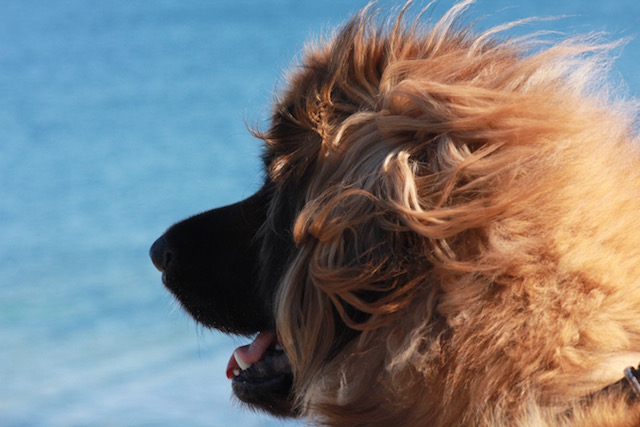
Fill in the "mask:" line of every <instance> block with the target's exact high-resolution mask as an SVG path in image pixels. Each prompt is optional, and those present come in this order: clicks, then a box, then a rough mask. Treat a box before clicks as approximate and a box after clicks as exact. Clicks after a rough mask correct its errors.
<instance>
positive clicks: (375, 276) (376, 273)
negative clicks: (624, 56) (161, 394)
mask: <svg viewBox="0 0 640 427" xmlns="http://www.w3.org/2000/svg"><path fill="white" fill-rule="evenodd" d="M470 3H471V2H469V1H466V2H462V3H460V4H458V5H456V6H455V7H454V8H453V9H452V10H451V11H450V12H448V13H447V14H446V15H445V16H444V17H443V18H442V19H440V20H439V21H438V22H435V23H433V24H431V23H427V24H424V23H422V20H421V19H417V20H415V21H411V22H409V23H407V22H406V19H405V18H404V16H405V15H406V13H405V10H403V11H401V12H400V13H399V17H398V18H397V19H395V20H393V21H391V22H389V23H388V24H380V23H379V22H380V20H379V17H378V15H377V12H376V11H375V8H373V7H371V8H368V9H367V10H365V11H363V12H362V13H360V14H359V15H358V16H356V17H355V18H353V19H352V20H351V21H350V22H349V23H348V24H346V26H345V27H344V28H342V29H341V30H340V31H339V32H338V33H336V34H335V35H334V36H333V37H332V39H331V40H330V41H328V42H325V43H322V44H317V45H313V46H310V47H309V48H308V49H307V51H306V53H305V55H304V58H303V59H302V63H301V65H300V66H299V67H296V68H295V69H294V70H293V71H292V72H291V74H290V75H289V78H288V84H287V87H286V88H285V90H283V91H282V93H281V95H280V97H279V99H278V100H277V102H276V106H275V109H274V112H273V116H272V122H271V126H270V127H269V129H267V130H265V131H264V132H256V133H257V134H258V135H259V136H260V137H261V138H262V139H263V140H264V141H266V153H265V156H264V158H265V163H266V167H267V174H268V180H269V181H270V182H272V183H273V188H272V190H271V193H272V199H271V202H270V205H269V211H268V212H267V223H266V225H265V226H264V227H263V228H262V231H261V236H262V239H263V241H264V242H265V243H264V246H263V250H262V251H263V254H262V258H263V259H266V260H269V259H272V258H273V257H274V254H273V253H272V252H273V247H272V246H271V244H270V243H271V242H273V241H274V239H276V240H277V239H287V238H291V239H293V242H294V243H295V249H294V250H293V251H292V254H291V256H290V260H289V263H288V264H287V265H286V266H285V267H283V269H284V271H283V272H282V278H281V280H280V282H279V286H278V291H277V296H276V299H275V313H276V321H277V332H278V337H279V340H280V342H281V343H282V345H283V346H284V348H285V350H286V353H287V355H288V357H289V360H290V362H291V365H292V369H293V374H294V390H295V405H296V406H297V407H298V408H299V410H300V411H301V413H302V414H303V415H305V416H307V417H309V419H310V420H311V421H312V422H314V423H318V424H323V425H335V426H356V425H402V426H405V425H407V426H410V425H432V426H451V425H478V426H480V425H580V426H588V425H598V426H600V425H612V426H613V425H615V426H624V425H629V426H631V425H640V409H638V407H639V406H640V405H638V404H631V403H629V402H628V401H627V400H625V399H624V398H623V397H620V396H618V395H615V394H613V395H611V394H610V395H607V396H604V397H602V398H599V399H595V400H594V401H591V402H590V403H589V404H585V403H584V400H583V399H582V397H583V396H585V395H588V394H589V393H592V392H595V391H597V390H599V389H602V388H603V387H604V386H606V385H607V384H609V383H611V382H614V381H616V380H617V379H618V378H619V377H621V371H622V369H623V368H624V367H625V366H626V365H627V364H635V363H637V362H638V361H639V360H640V315H639V312H640V292H638V290H639V289H640V242H639V237H638V235H637V233H638V230H639V229H640V220H639V218H640V197H638V196H639V190H640V159H639V152H638V136H637V130H636V128H634V120H635V119H636V112H637V108H636V105H635V104H634V103H633V102H631V101H623V100H621V99H616V96H615V92H614V91H613V90H612V89H611V87H610V84H609V83H608V82H607V76H606V71H607V69H608V66H609V64H610V51H611V49H613V48H615V47H617V46H618V45H619V44H618V43H608V44H606V43H605V44H602V43H600V42H599V41H598V38H597V37H594V36H588V37H579V38H571V39H569V40H566V41H562V42H560V43H555V44H551V45H546V44H545V43H543V42H541V41H539V40H537V38H536V36H528V37H522V38H517V39H503V38H500V34H501V32H502V31H503V30H506V29H508V28H509V27H510V26H511V25H505V26H503V27H500V28H496V29H493V30H490V31H487V32H485V33H483V34H479V35H478V34H474V30H473V29H472V28H469V27H465V26H463V25H461V24H460V16H461V14H462V12H463V11H464V10H465V9H466V8H467V7H468V5H469V4H470ZM512 25H515V24H512ZM282 224H285V225H286V224H290V225H286V226H285V230H284V231H283V226H282ZM287 227H288V228H289V229H290V230H291V235H290V237H289V235H288V234H287V231H286V228H287ZM274 236H278V237H274ZM283 236H284V237H283ZM266 264H268V261H267V262H266Z"/></svg>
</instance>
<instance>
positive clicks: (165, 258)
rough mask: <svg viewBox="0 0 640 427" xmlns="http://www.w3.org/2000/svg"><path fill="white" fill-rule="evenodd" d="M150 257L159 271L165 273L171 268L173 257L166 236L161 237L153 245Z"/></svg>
mask: <svg viewBox="0 0 640 427" xmlns="http://www.w3.org/2000/svg"><path fill="white" fill-rule="evenodd" d="M149 256H150V257H151V261H152V262H153V265H155V266H156V268H157V269H158V270H160V271H164V270H166V269H167V267H169V264H170V263H171V258H172V257H173V255H172V254H171V251H170V250H169V247H168V245H167V239H165V237H164V236H161V237H160V238H159V239H158V240H156V241H155V242H154V243H153V245H151V249H149Z"/></svg>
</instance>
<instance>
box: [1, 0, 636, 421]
mask: <svg viewBox="0 0 640 427" xmlns="http://www.w3.org/2000/svg"><path fill="white" fill-rule="evenodd" d="M365 4H366V0H363V1H360V0H358V1H343V0H329V1H318V0H316V1H309V0H281V1H278V0H259V1H258V0H253V1H251V0H234V1H204V0H200V1H196V0H161V1H160V0H159V1H153V2H151V1H142V0H133V1H106V0H97V1H81V0H56V1H53V2H52V1H45V0H1V1H0V426H221V427H222V426H230V425H233V426H235V427H244V426H284V425H297V424H299V423H295V422H285V421H281V420H274V419H272V418H270V417H268V416H265V415H261V414H255V413H252V412H251V411H248V410H246V409H244V408H241V407H240V405H238V404H237V403H235V402H234V401H233V399H232V398H231V387H230V384H229V382H228V381H227V379H226V378H225V367H226V363H227V360H228V358H229V356H230V355H231V352H232V351H233V349H234V348H235V347H236V346H238V345H241V344H244V343H246V340H241V339H234V338H231V337H227V336H224V335H222V334H220V333H217V332H215V331H209V330H206V329H203V328H201V327H199V326H197V325H196V324H195V323H194V322H193V321H192V320H191V319H190V318H189V317H188V316H187V315H186V314H184V313H183V312H182V310H181V309H180V308H179V306H178V304H177V303H175V302H174V301H173V299H172V297H171V296H170V295H169V293H168V292H167V291H166V290H165V289H164V288H163V286H162V284H161V282H160V274H159V273H158V272H157V271H156V270H155V269H154V267H153V266H152V265H151V262H150V261H149V258H148V255H147V253H148V249H149V246H150V245H151V243H152V242H153V241H154V240H155V239H156V237H158V236H159V235H160V234H162V232H163V231H164V230H165V229H166V228H167V227H168V226H169V225H171V224H172V223H174V222H176V221H178V220H180V219H182V218H184V217H187V216H189V215H192V214H194V213H197V212H200V211H203V210H207V209H210V208H213V207H215V206H219V205H222V204H226V203H231V202H234V201H237V200H240V199H242V198H244V197H246V196H248V195H250V194H252V193H253V192H254V191H255V190H256V189H257V188H258V187H259V185H260V181H261V177H262V175H261V172H260V160H259V155H260V144H259V142H258V141H256V140H255V139H254V138H252V137H251V136H250V135H249V132H247V129H246V128H247V125H249V126H258V127H261V126H262V127H264V126H265V123H266V119H267V118H268V115H269V103H270V102H271V100H272V98H273V93H274V91H275V90H276V88H277V82H279V81H280V82H282V76H283V70H284V69H286V68H287V67H288V66H289V65H291V64H292V63H293V58H295V57H296V55H298V54H299V53H300V51H301V48H302V46H303V44H304V43H305V41H308V40H313V39H318V38H319V36H321V35H323V34H326V33H327V31H328V30H329V29H331V28H332V27H334V26H335V25H338V24H340V23H343V22H344V21H345V19H346V18H347V17H348V16H349V15H350V14H351V13H352V12H354V11H356V10H358V9H359V8H360V7H362V6H364V5H365ZM419 4H420V3H419ZM424 4H426V2H425V3H424ZM450 5H451V2H450V1H445V0H442V1H440V2H439V3H437V4H436V5H435V6H434V8H433V12H432V14H433V16H434V17H439V16H441V15H442V14H443V13H444V12H445V11H446V10H447V9H448V7H449V6H450ZM418 8H419V6H418ZM482 15H487V16H486V17H485V18H484V19H481V20H480V21H479V22H478V23H477V26H478V28H479V29H483V28H485V29H486V28H489V27H491V26H493V25H497V24H500V23H503V22H506V21H511V20H515V19H519V18H525V17H529V16H532V15H536V16H543V17H546V16H564V17H563V18H562V19H559V20H555V21H551V22H540V23H534V24H529V25H526V26H525V27H523V28H519V29H515V30H513V31H512V33H516V34H518V33H522V32H525V31H534V30H536V29H552V30H560V31H563V32H565V33H567V34H576V33H585V32H592V31H596V32H598V31H607V32H608V33H610V35H609V36H608V37H609V38H610V39H619V38H626V37H635V38H634V39H631V41H630V42H629V43H628V44H627V45H626V47H624V48H623V49H618V50H617V51H616V53H617V54H618V55H619V59H618V61H617V62H616V66H615V68H614V70H613V75H612V76H613V79H614V80H618V81H619V80H624V81H625V82H626V88H625V89H624V90H625V91H626V92H625V93H626V96H634V97H638V96H639V95H640V38H639V34H638V31H639V30H638V29H639V28H640V2H638V0H610V1H606V2H591V1H589V2H587V1H579V0H566V1H561V2H560V1H557V0H531V1H524V0H493V1H491V0H483V1H479V2H478V3H477V4H476V5H475V6H473V7H472V11H471V13H470V15H469V20H470V21H472V20H474V19H476V18H478V17H480V16H482Z"/></svg>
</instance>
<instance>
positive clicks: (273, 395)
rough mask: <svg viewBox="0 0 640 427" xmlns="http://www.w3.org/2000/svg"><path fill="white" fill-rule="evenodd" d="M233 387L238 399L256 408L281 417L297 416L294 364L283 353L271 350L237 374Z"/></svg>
mask: <svg viewBox="0 0 640 427" xmlns="http://www.w3.org/2000/svg"><path fill="white" fill-rule="evenodd" d="M231 384H232V388H233V392H234V394H235V395H236V397H237V398H238V399H239V400H240V401H242V402H244V403H246V404H248V405H249V406H251V407H252V408H256V409H260V410H263V411H266V412H269V413H271V414H272V415H276V416H280V417H295V416H296V413H295V411H294V410H293V404H292V398H291V396H292V393H291V388H292V384H293V374H292V372H291V365H290V364H289V359H288V358H287V355H286V354H285V353H284V352H283V351H281V350H275V349H269V350H267V351H266V352H265V354H264V355H263V356H262V358H261V359H260V360H259V361H258V362H256V363H254V364H252V365H251V366H250V367H249V368H247V369H245V370H241V371H240V372H239V373H238V374H237V375H235V376H234V377H233V379H232V383H231Z"/></svg>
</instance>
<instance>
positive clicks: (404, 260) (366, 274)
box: [293, 151, 428, 330]
mask: <svg viewBox="0 0 640 427" xmlns="http://www.w3.org/2000/svg"><path fill="white" fill-rule="evenodd" d="M362 168H369V170H366V171H365V170H360V171H359V172H357V173H356V174H355V175H354V176H359V177H364V178H359V179H357V180H352V181H351V182H349V177H344V176H343V177H342V178H343V180H342V181H340V183H339V184H335V185H330V186H327V188H326V189H325V190H324V191H323V192H321V193H320V194H318V195H317V196H316V197H313V198H310V200H309V201H308V202H307V203H306V205H305V206H304V208H303V209H302V211H301V212H300V214H299V215H298V217H297V219H296V221H295V224H294V233H293V235H294V240H295V242H296V244H297V245H298V248H299V249H300V252H301V253H304V256H305V257H306V264H305V276H306V281H307V283H308V284H309V285H310V286H312V287H313V288H314V291H315V292H320V293H321V294H323V295H324V296H326V298H327V299H328V300H329V301H330V302H331V304H332V306H333V308H334V309H335V311H336V312H337V313H338V314H339V315H340V317H341V318H342V320H343V321H344V322H345V323H346V324H347V325H348V326H350V327H351V328H354V329H358V330H363V329H369V328H372V327H374V324H375V323H377V322H378V321H382V318H383V317H385V316H387V315H390V314H393V313H397V312H399V311H401V310H402V308H403V307H404V306H405V305H406V303H407V302H408V301H409V300H410V299H411V296H412V292H413V290H414V288H415V287H416V280H417V279H416V280H413V279H415V276H416V275H417V272H420V274H421V275H424V272H425V271H426V269H428V268H427V267H428V266H427V265H426V264H428V259H427V258H426V257H424V256H423V253H424V250H425V249H426V246H425V243H424V238H423V237H422V236H418V235H416V233H415V232H414V231H413V230H411V228H410V227H409V226H407V223H408V215H411V212H412V211H414V210H417V209H420V201H419V199H418V198H419V196H418V194H417V192H416V187H415V172H416V171H415V165H413V164H412V162H411V160H410V158H409V155H408V153H406V152H402V151H398V152H394V153H392V154H387V156H386V157H381V158H379V159H378V162H377V163H376V161H375V160H374V159H368V160H366V159H363V161H362V162H360V163H356V164H354V165H353V167H352V169H362ZM338 170H340V168H338ZM334 171H335V170H334ZM301 256H302V255H301Z"/></svg>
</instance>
